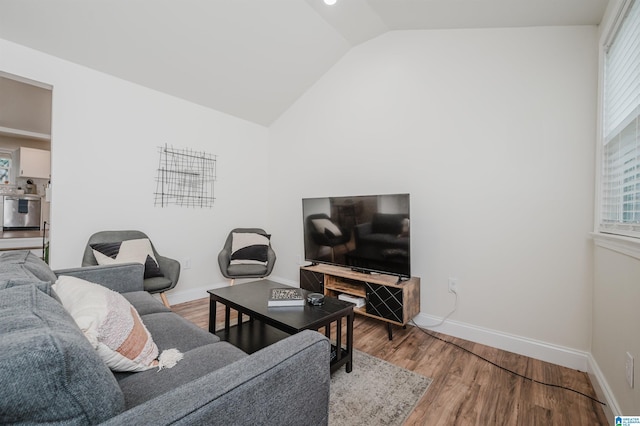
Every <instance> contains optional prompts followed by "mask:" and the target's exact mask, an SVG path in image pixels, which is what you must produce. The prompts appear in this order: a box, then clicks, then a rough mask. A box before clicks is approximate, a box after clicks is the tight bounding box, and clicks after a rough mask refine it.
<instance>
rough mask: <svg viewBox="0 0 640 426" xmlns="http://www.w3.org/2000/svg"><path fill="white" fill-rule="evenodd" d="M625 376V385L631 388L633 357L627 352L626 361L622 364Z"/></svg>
mask: <svg viewBox="0 0 640 426" xmlns="http://www.w3.org/2000/svg"><path fill="white" fill-rule="evenodd" d="M624 371H625V376H626V377H627V383H629V387H630V388H633V355H631V354H630V353H629V352H627V359H626V361H625V363H624Z"/></svg>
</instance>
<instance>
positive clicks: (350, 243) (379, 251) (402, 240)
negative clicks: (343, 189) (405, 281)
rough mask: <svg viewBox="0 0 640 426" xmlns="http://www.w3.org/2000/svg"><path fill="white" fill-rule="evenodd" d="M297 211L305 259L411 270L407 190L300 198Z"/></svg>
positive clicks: (405, 274) (369, 269) (366, 268)
mask: <svg viewBox="0 0 640 426" xmlns="http://www.w3.org/2000/svg"><path fill="white" fill-rule="evenodd" d="M302 215H303V224H304V257H305V260H306V261H307V262H311V263H313V264H316V263H324V264H329V265H336V266H343V267H346V268H351V269H353V270H355V271H360V272H376V273H381V274H389V275H396V276H399V277H404V278H408V277H410V276H411V227H410V216H409V194H384V195H359V196H351V197H345V196H341V197H320V198H303V199H302Z"/></svg>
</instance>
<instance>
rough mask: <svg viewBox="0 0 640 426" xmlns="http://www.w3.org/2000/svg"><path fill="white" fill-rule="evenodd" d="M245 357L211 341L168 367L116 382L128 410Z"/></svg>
mask: <svg viewBox="0 0 640 426" xmlns="http://www.w3.org/2000/svg"><path fill="white" fill-rule="evenodd" d="M173 315H175V314H173ZM246 356H247V354H246V353H244V352H243V351H241V350H240V349H238V348H236V347H235V346H233V345H231V344H229V343H227V342H218V343H212V344H209V345H205V346H200V347H198V348H195V349H192V350H190V351H188V352H186V353H185V354H184V359H183V360H182V361H181V362H180V363H178V364H177V365H176V366H175V367H173V368H172V369H170V370H161V371H159V372H156V371H154V370H149V371H144V372H142V373H135V374H130V375H128V376H127V377H125V378H123V379H121V380H120V381H119V382H118V383H119V384H120V388H121V389H122V392H123V393H124V397H125V401H126V406H127V409H129V408H131V407H135V406H136V405H139V404H141V403H143V402H145V401H148V400H150V399H152V398H155V397H157V396H158V395H162V394H163V393H166V392H170V391H172V390H174V389H175V388H177V387H178V386H180V385H183V384H185V383H189V382H191V381H193V380H196V379H199V378H200V377H202V376H204V375H206V374H207V373H210V372H212V371H215V370H217V369H219V368H222V367H224V366H226V365H229V364H231V363H232V362H235V361H237V360H239V359H242V358H244V357H246Z"/></svg>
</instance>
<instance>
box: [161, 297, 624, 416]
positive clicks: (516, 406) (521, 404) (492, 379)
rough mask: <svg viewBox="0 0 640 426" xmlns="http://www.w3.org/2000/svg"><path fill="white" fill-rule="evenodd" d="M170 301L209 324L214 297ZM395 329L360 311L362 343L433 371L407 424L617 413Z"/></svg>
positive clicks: (508, 362) (546, 378)
mask: <svg viewBox="0 0 640 426" xmlns="http://www.w3.org/2000/svg"><path fill="white" fill-rule="evenodd" d="M171 308H172V309H173V311H174V312H176V313H178V314H179V315H181V316H183V317H185V318H186V319H188V320H190V321H192V322H193V323H195V324H196V325H198V326H199V327H201V328H204V329H205V330H207V329H208V327H209V299H208V298H204V299H199V300H194V301H191V302H187V303H182V304H178V305H173V306H172V307H171ZM233 314H234V311H232V315H233ZM217 318H218V320H217V322H218V324H216V329H220V328H221V327H222V326H223V321H224V310H223V308H222V305H221V304H218V314H217ZM393 333H394V334H393V340H392V341H389V340H388V338H387V328H386V325H385V324H384V323H382V322H380V321H377V320H374V319H371V318H366V317H363V316H360V315H356V319H355V322H354V336H355V337H354V346H355V348H356V349H358V350H360V351H363V352H366V353H368V354H370V355H373V356H375V357H378V358H381V359H384V360H386V361H388V362H391V363H392V364H395V365H398V366H400V367H403V368H406V369H408V370H412V371H415V372H416V373H419V374H422V375H424V376H427V377H430V378H432V379H433V382H432V384H431V386H430V387H429V390H428V391H427V392H426V394H425V396H424V397H423V398H422V400H421V401H420V402H419V403H418V405H417V406H416V408H415V409H414V411H413V412H412V414H411V415H410V416H409V418H408V419H407V421H406V423H405V425H445V424H446V425H461V426H464V425H483V426H484V425H608V424H610V421H608V420H612V419H607V418H606V417H605V414H604V411H603V409H602V406H601V405H600V404H599V403H598V402H595V401H593V400H591V399H589V398H587V397H585V396H583V395H579V394H577V393H575V392H571V391H568V390H566V389H561V388H559V387H549V386H545V385H542V384H539V383H535V382H533V381H531V380H527V379H524V378H521V377H518V376H515V375H513V374H511V373H509V372H506V371H504V370H502V369H500V368H498V367H496V366H494V365H491V364H490V363H488V362H486V361H484V360H482V359H480V358H478V357H476V356H474V355H472V354H470V353H468V352H466V351H464V350H463V349H460V348H458V347H456V346H454V345H452V344H449V343H446V342H443V341H442V340H438V339H437V338H434V337H431V336H429V335H427V334H426V333H424V332H423V331H422V330H421V329H419V328H418V327H413V326H407V328H406V329H402V328H399V327H394V330H393ZM429 333H432V334H433V335H435V336H437V337H439V338H441V339H444V340H446V341H449V342H452V343H455V344H457V345H459V346H460V347H462V348H464V349H466V350H468V351H471V352H474V353H476V354H478V355H480V356H482V357H484V358H486V359H488V360H490V361H491V362H494V363H496V364H498V365H500V366H503V367H505V368H508V369H511V370H513V371H516V372H517V373H519V374H521V375H523V376H526V377H528V378H531V379H533V380H536V381H540V382H547V383H552V384H555V385H562V386H566V387H569V388H572V389H575V390H577V391H579V392H582V393H584V394H587V395H589V396H591V397H593V398H596V394H595V392H594V390H593V387H592V385H591V382H590V380H589V377H588V375H587V374H586V373H583V372H580V371H576V370H572V369H569V368H565V367H561V366H558V365H554V364H550V363H546V362H543V361H539V360H535V359H532V358H528V357H525V356H521V355H517V354H514V353H511V352H506V351H502V350H499V349H495V348H492V347H489V346H484V345H480V344H477V343H473V342H469V341H466V340H462V339H457V338H454V337H451V336H447V335H443V334H437V333H433V332H429ZM357 367H358V366H357V365H354V368H357Z"/></svg>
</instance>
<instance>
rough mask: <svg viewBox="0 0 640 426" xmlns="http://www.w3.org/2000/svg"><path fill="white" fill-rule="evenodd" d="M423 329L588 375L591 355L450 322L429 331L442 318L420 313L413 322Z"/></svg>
mask: <svg viewBox="0 0 640 426" xmlns="http://www.w3.org/2000/svg"><path fill="white" fill-rule="evenodd" d="M413 320H414V322H415V323H416V324H417V325H419V326H420V327H424V328H427V329H429V330H433V331H435V332H438V333H444V334H448V335H449V336H454V337H459V338H461V339H465V340H470V341H472V342H476V343H481V344H483V345H487V346H491V347H494V348H498V349H502V350H505V351H509V352H514V353H517V354H520V355H525V356H528V357H530V358H535V359H539V360H542V361H546V362H551V363H553V364H558V365H562V366H563V367H568V368H572V369H574V370H580V371H587V369H588V359H589V353H588V352H583V351H578V350H575V349H570V348H566V347H564V346H559V345H553V344H550V343H546V342H542V341H539V340H535V339H529V338H526V337H521V336H515V335H512V334H507V333H502V332H499V331H496V330H491V329H488V328H483V327H478V326H475V325H471V324H466V323H462V322H458V321H451V320H447V321H445V322H444V323H443V324H442V325H440V326H437V327H433V328H430V325H433V324H438V323H440V321H442V318H438V317H434V316H431V315H427V314H423V313H420V314H418V315H417V316H416V317H415V318H414V319H413Z"/></svg>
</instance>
